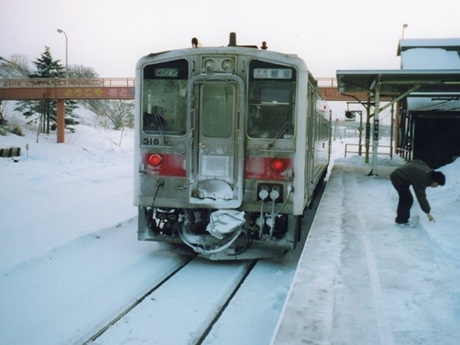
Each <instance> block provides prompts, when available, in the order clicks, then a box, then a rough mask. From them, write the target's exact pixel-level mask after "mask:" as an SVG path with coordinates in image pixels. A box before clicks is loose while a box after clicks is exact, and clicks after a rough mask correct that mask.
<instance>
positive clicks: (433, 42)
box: [397, 38, 460, 56]
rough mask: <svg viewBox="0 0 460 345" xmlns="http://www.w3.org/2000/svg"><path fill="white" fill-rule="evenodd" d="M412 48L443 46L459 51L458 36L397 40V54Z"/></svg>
mask: <svg viewBox="0 0 460 345" xmlns="http://www.w3.org/2000/svg"><path fill="white" fill-rule="evenodd" d="M412 48H443V49H446V50H456V51H460V38H435V39H402V40H399V45H398V51H397V55H398V56H399V55H400V54H401V52H403V51H405V50H408V49H412Z"/></svg>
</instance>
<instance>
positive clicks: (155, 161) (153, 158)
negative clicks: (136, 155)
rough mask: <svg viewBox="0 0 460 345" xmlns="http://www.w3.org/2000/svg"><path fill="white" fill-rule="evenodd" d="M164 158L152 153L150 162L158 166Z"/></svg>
mask: <svg viewBox="0 0 460 345" xmlns="http://www.w3.org/2000/svg"><path fill="white" fill-rule="evenodd" d="M162 160H163V158H161V156H160V155H158V154H154V155H150V157H149V164H150V165H151V166H153V167H158V166H160V164H161V162H162Z"/></svg>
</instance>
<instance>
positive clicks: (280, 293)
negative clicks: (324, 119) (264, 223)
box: [83, 188, 323, 345]
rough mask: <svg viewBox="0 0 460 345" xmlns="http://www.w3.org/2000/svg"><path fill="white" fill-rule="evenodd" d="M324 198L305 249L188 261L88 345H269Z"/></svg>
mask: <svg viewBox="0 0 460 345" xmlns="http://www.w3.org/2000/svg"><path fill="white" fill-rule="evenodd" d="M322 192H323V188H321V189H320V191H319V195H318V197H317V199H316V200H315V202H314V203H313V205H312V207H311V209H310V210H309V211H307V212H306V214H305V216H304V218H303V221H302V228H303V229H304V235H303V241H302V242H300V243H299V247H300V248H298V249H297V250H296V251H295V252H293V253H290V254H289V255H288V256H287V257H286V258H284V259H278V260H252V261H209V260H206V259H201V258H198V257H195V258H193V257H190V258H185V259H184V258H182V261H181V263H179V264H178V265H176V266H174V267H171V270H170V272H164V274H163V278H162V279H161V280H158V281H157V283H155V285H154V286H152V288H150V289H149V290H148V291H146V292H145V293H143V294H142V295H141V296H139V297H138V298H137V299H136V300H135V301H133V302H132V303H131V304H130V305H129V306H127V307H126V308H123V311H121V312H118V314H117V315H116V316H114V317H112V318H111V320H110V321H106V322H105V325H104V326H101V327H100V328H99V330H98V331H97V332H94V334H92V335H91V336H88V337H86V339H87V340H86V341H85V342H83V344H85V345H114V344H124V345H125V344H149V345H154V344H162V345H163V344H171V345H174V344H178V345H182V344H193V345H200V344H202V345H211V344H212V345H214V344H218V345H221V344H234V343H265V342H263V341H262V342H261V335H260V334H261V333H263V334H264V336H263V337H266V338H267V342H269V340H270V337H271V333H270V332H271V330H272V329H274V328H275V326H276V323H277V321H278V318H279V315H280V313H281V310H282V305H283V304H284V300H285V298H286V296H287V293H288V291H289V286H290V284H291V281H292V278H293V277H294V274H295V270H296V267H297V262H298V259H299V257H300V254H301V252H302V250H301V249H302V247H303V245H304V240H305V238H306V235H305V234H306V233H308V231H309V229H310V227H311V223H312V221H313V218H314V215H315V213H316V209H317V206H318V204H319V200H320V199H321V196H322ZM260 296H263V297H260ZM248 325H250V326H248ZM263 337H262V338H263Z"/></svg>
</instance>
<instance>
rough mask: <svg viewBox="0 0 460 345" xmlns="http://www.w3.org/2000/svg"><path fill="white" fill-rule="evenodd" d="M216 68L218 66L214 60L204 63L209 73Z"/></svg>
mask: <svg viewBox="0 0 460 345" xmlns="http://www.w3.org/2000/svg"><path fill="white" fill-rule="evenodd" d="M215 66H216V63H215V62H214V60H212V59H207V60H206V61H205V62H204V68H206V69H207V70H208V71H210V70H212V69H214V67H215Z"/></svg>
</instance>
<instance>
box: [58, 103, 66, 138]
mask: <svg viewBox="0 0 460 345" xmlns="http://www.w3.org/2000/svg"><path fill="white" fill-rule="evenodd" d="M56 126H57V127H56V131H57V142H58V143H64V142H65V101H64V100H63V99H58V100H57V118H56Z"/></svg>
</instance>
